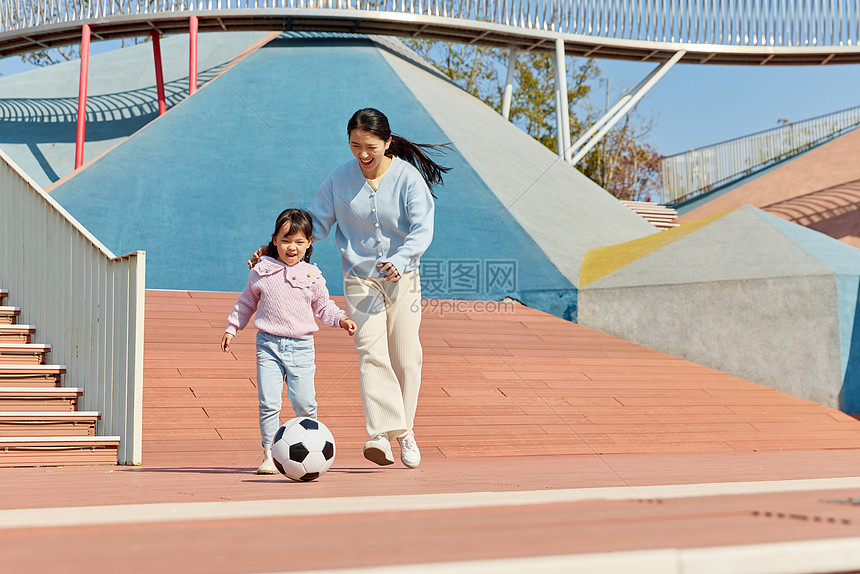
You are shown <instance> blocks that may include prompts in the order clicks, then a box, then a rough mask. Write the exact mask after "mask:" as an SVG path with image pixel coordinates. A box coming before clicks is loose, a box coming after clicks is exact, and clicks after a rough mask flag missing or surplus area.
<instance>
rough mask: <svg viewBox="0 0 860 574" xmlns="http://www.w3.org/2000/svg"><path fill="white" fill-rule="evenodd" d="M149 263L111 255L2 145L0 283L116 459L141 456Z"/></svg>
mask: <svg viewBox="0 0 860 574" xmlns="http://www.w3.org/2000/svg"><path fill="white" fill-rule="evenodd" d="M145 261H146V257H145V253H144V252H142V251H137V252H134V253H130V254H128V255H123V256H120V257H117V256H115V255H114V254H113V253H111V251H110V250H109V249H107V247H105V246H104V245H102V244H101V243H100V242H99V240H98V239H96V238H95V237H94V236H93V235H92V234H91V233H90V232H89V231H87V229H86V228H84V227H83V226H82V225H81V224H80V223H79V222H78V221H77V220H75V218H74V217H72V216H71V215H70V214H69V213H68V212H67V211H66V210H65V209H63V207H62V206H61V205H60V204H58V203H57V202H56V201H55V200H54V199H53V198H51V196H49V195H48V194H47V193H45V192H44V191H43V190H42V189H41V188H40V187H39V186H38V184H36V183H35V182H34V181H33V180H32V179H30V178H29V177H28V176H27V175H26V174H25V173H24V172H23V171H22V170H21V169H20V168H19V167H18V166H16V165H15V163H14V162H13V161H12V160H11V159H10V158H9V157H8V156H7V155H6V154H4V153H3V152H2V151H0V286H2V287H3V288H4V289H6V290H8V291H9V298H10V300H11V301H14V303H15V305H16V306H18V307H21V316H20V318H19V319H20V320H21V322H22V323H28V324H32V325H35V326H36V329H37V332H38V333H39V337H40V338H41V339H43V340H45V341H50V343H51V357H52V359H51V360H52V361H54V362H56V363H60V364H63V365H66V374H65V376H64V378H63V384H64V386H69V387H75V388H81V389H82V390H83V397H82V403H81V405H80V406H81V408H82V409H83V410H87V411H99V412H100V413H101V418H100V420H99V421H98V423H97V425H96V432H97V433H98V434H99V435H110V436H119V437H120V444H119V449H118V451H117V456H118V460H117V462H119V463H120V464H140V462H141V454H142V413H143V321H144V318H143V310H144V297H145V285H144V283H145V282H144V274H145V267H146V264H145Z"/></svg>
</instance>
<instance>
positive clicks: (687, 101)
mask: <svg viewBox="0 0 860 574" xmlns="http://www.w3.org/2000/svg"><path fill="white" fill-rule="evenodd" d="M117 45H118V43H117V42H94V43H93V44H92V52H91V53H92V54H97V53H99V52H102V51H105V50H110V49H114V48H115V47H116V46H117ZM597 64H598V66H599V67H600V68H601V70H602V71H603V73H604V75H605V76H606V77H607V78H609V89H610V102H613V101H615V99H617V98H618V97H619V95H620V94H621V92H622V91H623V90H624V89H626V88H629V87H630V86H634V85H636V84H637V83H638V82H639V81H640V80H642V79H643V78H644V77H645V76H646V75H647V74H648V73H649V72H650V71H651V70H652V69H654V67H655V65H654V64H645V63H641V62H619V61H615V60H597ZM30 68H31V66H29V65H27V64H24V63H22V62H21V60H20V58H18V57H11V58H5V59H2V60H0V75H10V74H14V73H18V72H21V71H24V70H27V69H30ZM594 90H595V98H596V99H597V100H599V102H600V105H602V104H603V101H604V99H605V96H604V87H603V86H602V85H600V86H595V87H594ZM858 105H860V65H850V66H839V65H834V66H802V67H782V66H779V67H777V66H708V65H704V66H696V65H689V64H678V65H676V66H675V67H673V68H672V69H671V70H669V72H668V73H667V74H666V75H665V76H664V77H663V78H662V79H661V80H660V82H659V83H657V85H656V86H655V87H654V88H652V89H651V91H650V92H649V93H648V94H647V95H646V96H645V98H644V99H643V100H642V102H641V103H640V104H639V112H640V113H641V114H643V115H644V116H645V117H650V118H652V119H653V120H654V127H653V131H652V132H651V140H652V141H653V142H654V144H655V146H656V148H657V150H658V151H659V152H660V153H661V154H664V155H672V154H675V153H680V152H684V151H687V150H689V149H693V148H696V147H701V146H705V145H709V144H713V143H718V142H721V141H724V140H727V139H732V138H735V137H740V136H743V135H746V134H749V133H753V132H757V131H761V130H765V129H769V128H773V127H776V126H777V121H778V120H780V119H787V120H789V121H798V120H803V119H806V118H811V117H815V116H819V115H822V114H827V113H830V112H835V111H838V110H842V109H846V108H850V107H854V106H858Z"/></svg>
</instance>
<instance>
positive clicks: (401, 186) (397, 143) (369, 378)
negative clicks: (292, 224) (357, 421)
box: [258, 108, 450, 468]
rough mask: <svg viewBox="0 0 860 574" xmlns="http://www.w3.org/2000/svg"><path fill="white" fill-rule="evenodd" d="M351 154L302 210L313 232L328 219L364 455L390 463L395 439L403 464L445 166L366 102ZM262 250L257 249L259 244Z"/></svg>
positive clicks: (321, 234)
mask: <svg viewBox="0 0 860 574" xmlns="http://www.w3.org/2000/svg"><path fill="white" fill-rule="evenodd" d="M347 133H348V135H349V147H350V150H351V151H352V154H353V156H355V159H354V160H350V161H348V162H346V163H344V164H342V165H340V166H338V167H337V168H335V169H334V171H332V173H331V174H330V175H329V176H328V178H327V179H326V181H325V182H324V183H323V185H322V186H320V188H319V191H317V194H316V196H315V197H314V200H313V202H312V203H311V206H310V208H309V209H308V211H310V213H311V215H312V216H313V220H314V229H313V235H314V240H316V241H319V240H321V239H324V238H325V237H327V236H328V234H329V232H330V231H331V229H332V227H333V226H335V224H336V231H335V241H336V242H337V247H338V249H339V251H340V253H341V264H342V268H343V272H344V280H343V291H344V296H345V299H346V307H347V313H348V315H349V317H350V318H352V320H353V321H355V323H356V325H357V331H356V334H355V348H356V349H357V350H358V353H359V389H360V392H361V398H362V404H363V407H364V418H365V424H366V427H367V432H368V435H369V436H370V440H369V441H368V442H367V443H366V444H365V445H364V456H365V458H367V459H368V460H370V461H372V462H374V463H376V464H379V465H389V464H393V463H394V456H393V455H392V452H391V444H390V441H391V440H393V439H395V438H396V439H397V441H398V443H399V444H400V460H401V461H402V462H403V464H404V465H405V466H407V467H409V468H415V467H417V466H418V464H419V463H420V462H421V452H420V451H419V449H418V444H417V443H416V441H415V434H414V432H413V429H412V425H413V422H414V419H415V411H416V408H417V405H418V391H419V388H420V386H421V363H422V350H421V343H420V341H419V338H418V328H419V325H420V322H421V281H420V279H419V276H418V267H419V260H420V257H421V255H422V254H423V253H424V252H425V251H426V250H427V248H428V247H429V246H430V242H431V241H432V239H433V213H434V203H433V199H434V196H433V194H432V193H431V191H430V188H431V187H433V186H435V185H437V184H442V183H443V182H442V174H444V173H446V172H447V171H448V170H449V169H450V168H447V167H442V166H440V165H438V164H436V163H435V162H434V161H432V160H431V159H430V158H429V157H427V154H426V153H425V152H424V149H423V148H435V147H445V146H428V145H423V144H415V143H413V142H411V141H409V140H407V139H406V138H403V137H400V136H397V135H394V134H392V133H391V128H390V126H389V124H388V118H386V117H385V115H384V114H383V113H382V112H380V111H378V110H375V109H373V108H365V109H361V110H358V111H357V112H355V113H354V114H353V116H352V118H350V120H349V122H348V124H347ZM259 253H265V252H264V251H262V249H261V251H260V252H258V254H259Z"/></svg>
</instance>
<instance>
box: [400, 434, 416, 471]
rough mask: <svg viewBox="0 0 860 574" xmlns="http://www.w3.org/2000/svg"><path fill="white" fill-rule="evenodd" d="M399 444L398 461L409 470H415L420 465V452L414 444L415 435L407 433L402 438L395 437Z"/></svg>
mask: <svg viewBox="0 0 860 574" xmlns="http://www.w3.org/2000/svg"><path fill="white" fill-rule="evenodd" d="M397 442H399V443H400V460H401V461H402V462H403V464H404V465H406V466H408V467H409V468H415V467H417V466H418V465H419V464H421V451H420V450H418V444H417V443H416V442H415V434H414V433H413V432H412V431H409V432H408V433H406V434H405V435H403V436H399V437H397Z"/></svg>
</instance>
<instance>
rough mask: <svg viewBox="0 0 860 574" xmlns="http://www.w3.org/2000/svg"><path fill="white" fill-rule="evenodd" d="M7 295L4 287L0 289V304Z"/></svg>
mask: <svg viewBox="0 0 860 574" xmlns="http://www.w3.org/2000/svg"><path fill="white" fill-rule="evenodd" d="M8 296H9V292H8V291H7V290H6V289H0V305H2V304H3V302H4V301H5V300H6V297H8Z"/></svg>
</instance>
